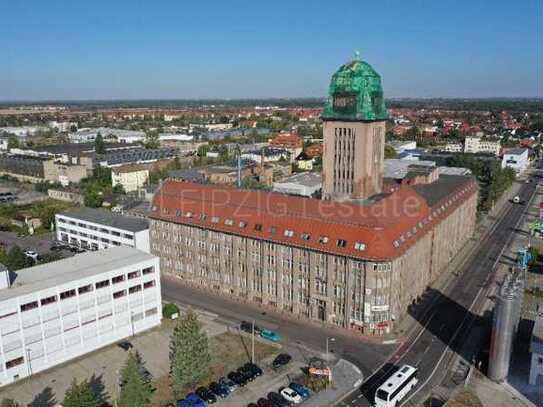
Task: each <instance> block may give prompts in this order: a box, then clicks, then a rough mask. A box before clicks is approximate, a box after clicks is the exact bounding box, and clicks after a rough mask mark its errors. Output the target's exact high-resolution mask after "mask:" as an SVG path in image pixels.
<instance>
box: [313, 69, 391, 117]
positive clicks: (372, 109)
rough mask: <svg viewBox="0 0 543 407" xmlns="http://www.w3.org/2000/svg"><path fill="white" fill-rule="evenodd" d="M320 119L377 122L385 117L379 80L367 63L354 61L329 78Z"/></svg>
mask: <svg viewBox="0 0 543 407" xmlns="http://www.w3.org/2000/svg"><path fill="white" fill-rule="evenodd" d="M321 117H322V119H323V120H346V121H359V120H362V121H366V120H367V121H374V120H376V121H379V120H386V119H387V117H388V114H387V110H386V107H385V100H384V97H383V87H382V86H381V77H380V76H379V74H378V73H377V72H375V70H374V69H373V68H372V67H371V65H370V64H368V63H366V62H364V61H360V60H354V61H351V62H349V63H347V64H345V65H342V66H341V67H340V68H339V69H338V70H337V72H336V73H335V74H334V75H333V76H332V81H331V82H330V89H329V91H328V97H327V98H326V102H325V103H324V110H323V111H322V116H321Z"/></svg>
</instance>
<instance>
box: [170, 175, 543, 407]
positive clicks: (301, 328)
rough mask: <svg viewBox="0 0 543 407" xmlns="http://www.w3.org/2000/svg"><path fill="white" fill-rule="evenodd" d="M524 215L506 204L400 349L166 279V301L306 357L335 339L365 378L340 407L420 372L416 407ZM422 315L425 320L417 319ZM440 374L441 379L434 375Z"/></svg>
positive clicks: (366, 400) (365, 402)
mask: <svg viewBox="0 0 543 407" xmlns="http://www.w3.org/2000/svg"><path fill="white" fill-rule="evenodd" d="M536 184H537V183H536V182H532V183H529V184H524V185H522V187H521V190H520V193H519V195H520V197H521V199H522V200H523V201H524V202H528V201H529V200H530V198H531V196H532V195H533V193H534V191H535V188H536ZM524 210H525V205H513V204H506V208H505V209H504V210H503V211H502V214H503V216H501V218H500V219H499V220H498V221H497V222H496V223H495V224H494V226H493V230H492V233H489V234H486V235H485V238H484V239H483V240H482V241H481V242H480V244H479V246H478V248H477V249H476V251H475V252H474V253H473V254H472V255H471V256H470V257H469V258H468V259H467V260H466V261H465V262H464V264H463V265H462V268H461V271H460V272H459V273H458V275H459V277H458V278H456V279H455V280H454V281H453V282H452V283H451V285H450V286H449V287H448V289H447V292H446V293H442V292H439V291H437V290H433V292H429V293H426V296H427V297H428V298H430V299H431V301H433V305H432V306H431V307H429V309H428V312H425V313H418V312H415V311H414V312H413V313H412V315H413V316H414V317H416V318H417V320H418V322H419V328H418V329H417V330H415V332H414V333H413V334H412V335H411V336H410V337H409V338H408V340H407V342H405V343H404V344H403V345H402V346H401V347H400V348H398V349H396V346H395V345H383V344H380V343H378V342H376V343H371V342H368V341H361V340H360V338H359V337H357V336H355V335H352V334H349V333H346V332H343V331H341V330H334V329H333V328H323V327H320V326H316V325H313V324H311V323H308V322H304V321H300V320H295V319H291V317H288V316H283V315H280V314H271V313H269V312H268V313H266V312H263V311H262V310H261V309H259V308H257V307H254V306H252V305H250V304H245V303H240V302H236V301H234V300H232V299H226V298H224V297H219V296H215V297H210V296H209V295H208V294H205V293H203V292H200V291H198V290H195V289H192V288H188V287H186V286H184V285H182V284H181V283H179V281H177V280H175V279H171V278H168V277H163V281H162V293H163V294H162V295H163V298H164V299H166V300H170V301H176V302H180V303H183V304H187V305H191V306H194V307H197V308H201V309H205V310H208V311H210V312H213V313H216V314H218V315H220V316H221V317H222V318H223V319H224V320H225V321H226V322H230V323H232V325H237V324H239V322H240V321H242V320H251V319H254V320H255V321H256V324H257V325H261V326H263V327H267V328H270V329H274V330H277V331H278V332H280V333H281V335H282V337H283V338H284V343H285V345H286V346H287V347H288V346H295V347H298V348H299V349H301V350H302V351H303V350H304V349H308V350H309V349H310V350H312V351H318V352H321V353H324V348H325V344H326V338H327V337H334V338H335V340H334V342H333V343H331V346H330V349H331V351H332V352H334V353H335V354H336V355H337V356H340V357H342V358H344V359H347V360H349V361H350V362H352V363H354V364H356V365H357V366H358V367H359V368H360V370H361V371H362V373H363V374H364V377H366V378H367V380H366V381H365V382H364V383H363V385H362V387H361V389H360V391H358V390H357V391H355V392H354V393H353V394H351V395H350V396H349V397H348V398H346V399H345V400H344V401H343V402H342V403H341V405H345V406H346V405H350V406H371V405H372V404H373V393H374V391H375V389H376V388H377V387H378V386H379V385H380V384H381V383H383V382H384V381H385V380H386V378H387V377H389V376H390V375H391V374H392V373H393V372H394V369H395V367H396V366H398V365H402V364H410V365H414V366H417V367H418V369H419V385H418V386H417V389H416V390H415V391H414V392H412V393H411V395H410V396H409V397H410V398H409V399H406V400H405V401H404V403H403V404H402V405H403V406H416V405H419V403H420V402H421V399H422V397H424V396H427V393H428V392H429V389H430V388H431V387H432V386H434V385H436V384H438V383H439V382H440V381H441V380H442V379H443V377H444V374H445V373H446V369H445V366H446V364H445V362H447V359H448V357H449V356H450V355H451V352H447V349H450V350H451V351H452V352H460V349H461V345H462V343H464V341H465V340H466V338H467V337H468V335H469V329H468V328H469V324H471V323H474V322H477V317H476V316H474V315H473V314H472V313H471V312H470V310H471V309H472V306H473V305H476V304H475V303H476V302H478V301H479V300H481V299H484V298H485V295H484V294H485V291H486V289H488V288H489V286H490V284H491V276H492V271H493V269H494V266H495V265H496V263H497V262H498V260H499V258H500V257H501V254H502V252H503V250H504V248H505V246H506V244H507V243H508V241H509V239H510V237H511V236H512V233H513V231H514V229H515V227H516V225H517V223H518V222H519V220H520V218H521V216H522V214H523V212H524ZM419 314H420V315H423V316H422V317H418V316H417V315H419ZM393 352H394V353H393ZM436 372H438V373H439V374H435V373H436Z"/></svg>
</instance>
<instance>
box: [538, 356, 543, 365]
mask: <svg viewBox="0 0 543 407" xmlns="http://www.w3.org/2000/svg"><path fill="white" fill-rule="evenodd" d="M537 364H539V365H543V358H542V357H541V356H540V357H538V358H537Z"/></svg>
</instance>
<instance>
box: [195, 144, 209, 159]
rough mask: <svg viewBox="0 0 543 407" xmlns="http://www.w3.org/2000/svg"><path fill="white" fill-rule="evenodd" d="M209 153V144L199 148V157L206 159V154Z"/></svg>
mask: <svg viewBox="0 0 543 407" xmlns="http://www.w3.org/2000/svg"><path fill="white" fill-rule="evenodd" d="M208 151H209V144H202V145H201V146H200V147H198V152H197V154H198V157H205V156H206V154H207V153H208Z"/></svg>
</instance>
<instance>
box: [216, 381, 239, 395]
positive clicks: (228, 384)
mask: <svg viewBox="0 0 543 407" xmlns="http://www.w3.org/2000/svg"><path fill="white" fill-rule="evenodd" d="M219 384H220V385H222V386H225V387H226V388H227V389H228V391H229V392H230V393H232V392H234V391H236V389H237V388H238V385H237V384H236V383H234V382H233V381H232V380H230V379H227V378H226V377H221V378H220V379H219Z"/></svg>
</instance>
